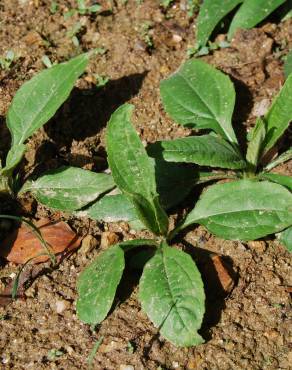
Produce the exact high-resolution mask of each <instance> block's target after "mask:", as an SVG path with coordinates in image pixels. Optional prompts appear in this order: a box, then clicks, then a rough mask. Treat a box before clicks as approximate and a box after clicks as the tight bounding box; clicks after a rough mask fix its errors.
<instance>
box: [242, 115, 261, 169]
mask: <svg viewBox="0 0 292 370" xmlns="http://www.w3.org/2000/svg"><path fill="white" fill-rule="evenodd" d="M265 136H266V128H265V123H264V121H263V120H262V119H261V118H258V119H257V122H256V125H255V127H254V128H253V129H252V132H251V135H250V141H249V143H248V147H247V152H246V160H247V162H248V163H250V164H251V165H252V166H254V167H255V168H256V167H257V164H258V159H259V157H260V154H261V148H262V144H263V141H264V139H265Z"/></svg>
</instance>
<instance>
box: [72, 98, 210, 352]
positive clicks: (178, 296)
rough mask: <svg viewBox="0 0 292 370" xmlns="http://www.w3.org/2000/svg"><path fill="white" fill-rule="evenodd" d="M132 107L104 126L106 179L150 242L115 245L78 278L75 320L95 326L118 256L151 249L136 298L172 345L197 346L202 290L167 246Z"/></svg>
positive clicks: (164, 220) (117, 274) (109, 294)
mask: <svg viewBox="0 0 292 370" xmlns="http://www.w3.org/2000/svg"><path fill="white" fill-rule="evenodd" d="M132 111H133V106H131V105H128V104H126V105H123V106H122V107H120V108H119V109H117V110H116V111H115V113H114V114H113V115H112V117H111V119H110V122H109V124H108V127H107V136H106V142H107V153H108V162H109V166H110V168H111V171H112V176H113V178H114V180H115V183H116V184H117V186H118V188H119V189H120V191H121V192H122V194H123V196H125V197H126V198H127V200H128V201H129V203H131V204H132V206H133V208H134V209H135V212H136V215H137V217H138V218H139V220H140V222H141V223H142V224H143V225H144V227H145V228H147V229H148V230H149V231H151V232H152V233H153V234H154V235H155V238H154V239H145V240H144V239H138V240H130V241H125V242H123V243H119V244H116V245H114V246H112V247H110V248H109V249H107V250H106V251H104V252H102V253H101V254H100V255H99V256H98V257H97V258H96V259H95V260H94V261H93V262H92V263H91V265H89V266H88V267H87V268H86V269H85V270H84V271H83V272H82V273H81V274H80V276H79V278H78V283H77V289H78V293H79V298H78V301H77V314H78V317H79V318H80V319H81V320H82V321H83V322H85V323H88V324H92V325H96V324H99V323H100V322H101V321H102V320H103V319H104V318H105V317H106V315H107V314H108V312H109V310H110V308H111V306H112V304H113V300H114V297H115V293H116V289H117V287H118V285H119V282H120V280H121V277H122V273H123V270H124V267H125V257H124V254H125V253H127V252H128V251H129V250H132V249H133V248H140V249H141V248H142V247H143V246H148V247H153V256H152V257H151V258H150V259H149V260H148V262H147V263H146V265H145V267H144V270H143V273H142V277H141V280H140V286H139V300H140V302H141V304H142V308H143V310H144V311H145V312H146V314H147V315H148V316H149V318H150V319H151V321H152V322H153V323H154V325H155V326H156V327H157V328H159V330H160V333H161V334H162V335H163V336H164V337H165V338H166V339H168V340H169V341H171V342H172V343H174V344H175V345H178V346H192V345H197V344H199V343H202V341H203V340H202V338H201V336H200V335H199V334H198V333H197V330H198V329H199V328H200V326H201V323H202V319H203V315H204V300H205V295H204V288H203V283H202V280H201V276H200V273H199V271H198V269H197V267H196V265H195V263H194V262H193V260H192V259H191V257H190V256H189V255H188V254H186V253H185V252H183V251H180V250H178V249H175V248H172V247H170V246H169V245H168V244H167V241H166V239H167V236H168V227H169V226H168V217H167V215H166V213H165V211H164V209H163V208H162V206H161V204H160V200H159V194H158V192H157V184H156V177H155V162H154V161H153V159H152V158H150V157H148V155H147V153H146V150H145V148H144V146H143V144H142V142H141V141H140V139H139V137H138V135H137V133H136V131H135V130H134V128H133V126H132V124H131V122H130V119H131V113H132Z"/></svg>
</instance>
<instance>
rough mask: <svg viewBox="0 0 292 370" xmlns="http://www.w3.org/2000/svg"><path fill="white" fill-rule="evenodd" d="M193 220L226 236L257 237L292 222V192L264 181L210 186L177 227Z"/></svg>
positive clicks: (251, 238)
mask: <svg viewBox="0 0 292 370" xmlns="http://www.w3.org/2000/svg"><path fill="white" fill-rule="evenodd" d="M193 223H199V224H202V225H204V226H206V228H207V229H208V230H209V231H210V232H212V233H214V234H215V235H218V236H220V237H222V238H225V239H232V240H253V239H258V238H261V237H263V236H266V235H268V234H273V233H276V232H278V231H281V230H283V229H285V228H286V227H288V226H290V225H291V224H292V194H291V193H290V192H289V190H287V189H286V188H284V187H283V186H281V185H278V184H274V183H271V182H267V181H262V182H257V181H251V180H240V181H234V182H230V183H225V184H218V185H213V186H211V187H209V188H208V189H207V191H205V192H204V193H203V194H202V196H201V197H200V199H199V201H198V202H197V204H196V206H195V208H194V209H193V210H192V211H191V212H190V213H189V214H188V216H187V217H186V219H185V221H184V223H183V224H182V226H180V229H181V228H184V227H186V226H188V225H190V224H193Z"/></svg>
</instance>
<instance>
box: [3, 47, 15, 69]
mask: <svg viewBox="0 0 292 370" xmlns="http://www.w3.org/2000/svg"><path fill="white" fill-rule="evenodd" d="M14 60H15V54H14V51H13V50H8V51H7V53H6V54H5V56H0V68H1V69H5V70H8V69H9V68H10V66H11V65H12V63H13V61H14Z"/></svg>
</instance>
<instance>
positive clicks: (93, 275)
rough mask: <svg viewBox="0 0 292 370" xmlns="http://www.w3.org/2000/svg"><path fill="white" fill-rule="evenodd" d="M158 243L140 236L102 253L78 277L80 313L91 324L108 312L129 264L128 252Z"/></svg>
mask: <svg viewBox="0 0 292 370" xmlns="http://www.w3.org/2000/svg"><path fill="white" fill-rule="evenodd" d="M145 245H147V246H155V245H156V242H155V240H151V239H136V240H129V241H125V242H123V243H119V244H116V245H114V246H113V247H110V248H108V249H107V250H106V251H104V252H102V253H101V254H100V255H98V256H97V257H96V259H95V260H94V261H93V262H92V263H91V264H90V265H89V266H88V267H86V268H85V270H83V271H82V273H81V274H80V275H79V277H78V280H77V290H78V295H79V298H78V300H77V315H78V317H79V319H80V320H82V321H83V322H85V323H87V324H99V323H100V322H101V321H102V320H103V319H104V318H105V317H106V315H107V314H108V312H109V310H110V308H111V306H112V304H113V300H114V297H115V293H116V290H117V287H118V285H119V282H120V280H121V277H122V273H123V270H124V267H125V259H124V252H126V251H128V250H130V249H132V248H136V247H139V246H145Z"/></svg>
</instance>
